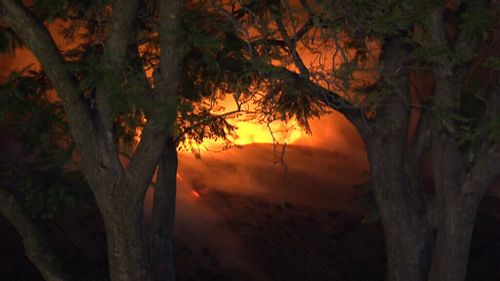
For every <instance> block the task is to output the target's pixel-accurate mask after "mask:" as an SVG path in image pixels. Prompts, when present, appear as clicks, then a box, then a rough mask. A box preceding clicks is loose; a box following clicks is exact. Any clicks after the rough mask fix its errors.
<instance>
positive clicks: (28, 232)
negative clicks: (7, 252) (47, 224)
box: [0, 187, 71, 281]
mask: <svg viewBox="0 0 500 281" xmlns="http://www.w3.org/2000/svg"><path fill="white" fill-rule="evenodd" d="M0 213H1V214H2V215H3V216H4V217H5V218H6V219H7V220H8V221H9V222H10V223H11V224H12V226H14V228H15V229H16V230H17V232H18V233H19V236H21V239H22V241H23V245H24V252H25V254H26V256H27V257H28V258H29V259H30V260H31V262H33V265H34V266H35V267H36V268H37V270H38V272H40V274H41V275H42V276H43V278H45V280H47V281H67V280H71V278H70V275H69V274H68V273H67V272H65V270H64V267H63V265H62V263H61V259H60V257H59V256H58V255H57V253H56V251H55V250H54V249H53V248H52V246H51V245H50V244H48V243H47V242H46V240H45V239H44V237H43V236H42V234H41V233H40V231H39V229H38V227H37V225H36V224H35V222H34V221H33V220H32V219H31V217H30V216H29V214H28V213H27V212H26V210H25V209H24V208H23V206H22V204H21V203H20V202H19V201H18V200H17V199H16V198H15V197H14V195H12V194H10V193H9V192H8V191H7V189H6V188H4V187H0Z"/></svg>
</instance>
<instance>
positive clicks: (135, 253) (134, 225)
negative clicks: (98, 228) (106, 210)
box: [104, 201, 152, 281]
mask: <svg viewBox="0 0 500 281" xmlns="http://www.w3.org/2000/svg"><path fill="white" fill-rule="evenodd" d="M114 209H115V210H117V211H114V212H113V213H112V214H107V215H106V216H104V222H105V226H106V235H107V241H108V261H109V272H110V277H111V280H112V281H137V280H141V281H151V280H152V279H151V273H150V272H151V271H150V269H151V266H150V258H149V247H148V244H147V239H146V231H145V225H144V212H143V204H142V201H141V202H140V203H138V204H137V206H116V207H115V208H114Z"/></svg>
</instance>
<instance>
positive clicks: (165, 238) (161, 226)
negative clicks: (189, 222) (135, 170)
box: [152, 139, 178, 281]
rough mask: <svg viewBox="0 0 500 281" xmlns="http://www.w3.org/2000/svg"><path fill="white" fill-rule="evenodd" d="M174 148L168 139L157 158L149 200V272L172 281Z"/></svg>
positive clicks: (173, 279)
mask: <svg viewBox="0 0 500 281" xmlns="http://www.w3.org/2000/svg"><path fill="white" fill-rule="evenodd" d="M177 164H178V160H177V150H176V146H175V144H174V143H173V142H172V140H171V139H170V140H169V142H168V143H167V145H166V147H165V151H164V155H163V156H162V159H161V160H160V165H159V174H158V182H157V184H156V186H155V190H154V203H153V218H152V222H153V224H152V225H153V229H152V231H153V235H152V236H153V247H152V257H153V275H154V280H155V281H175V268H174V255H173V245H172V236H173V224H174V216H175V195H176V188H177V178H176V177H177Z"/></svg>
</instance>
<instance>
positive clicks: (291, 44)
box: [274, 13, 310, 77]
mask: <svg viewBox="0 0 500 281" xmlns="http://www.w3.org/2000/svg"><path fill="white" fill-rule="evenodd" d="M274 20H275V21H276V25H277V26H278V31H279V33H280V34H281V37H283V40H284V41H285V43H286V45H287V47H288V50H289V51H290V54H291V55H292V58H293V61H294V63H295V65H296V66H297V68H298V69H299V71H300V75H301V76H304V77H309V76H310V73H309V70H308V69H307V67H306V65H305V64H304V61H303V60H302V58H301V57H300V55H299V53H298V52H297V46H296V44H297V41H296V40H292V39H291V38H290V35H289V34H288V31H286V28H285V25H284V24H283V21H282V19H281V15H280V14H278V13H274Z"/></svg>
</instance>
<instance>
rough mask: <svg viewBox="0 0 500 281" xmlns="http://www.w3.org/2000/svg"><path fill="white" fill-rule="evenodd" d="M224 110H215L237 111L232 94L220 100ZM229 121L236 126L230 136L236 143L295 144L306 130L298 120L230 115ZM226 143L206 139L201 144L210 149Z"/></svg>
mask: <svg viewBox="0 0 500 281" xmlns="http://www.w3.org/2000/svg"><path fill="white" fill-rule="evenodd" d="M218 104H219V105H220V106H222V108H224V110H222V111H221V112H215V114H225V113H227V112H231V111H235V110H236V108H237V105H236V103H235V102H234V99H233V97H232V96H231V95H227V96H226V97H225V98H224V99H222V100H220V101H219V102H218ZM246 106H247V107H248V109H247V110H248V111H253V110H254V108H255V106H254V105H251V104H250V105H246ZM227 120H228V123H229V124H231V125H233V126H235V127H236V129H235V132H234V133H235V134H234V137H233V136H228V139H229V141H231V142H232V143H234V144H236V145H247V144H253V143H276V142H278V143H280V144H283V143H287V144H293V143H295V142H296V141H297V140H299V139H301V138H302V137H304V135H305V132H304V131H303V130H302V129H301V128H300V126H299V125H298V122H297V121H296V120H289V121H288V122H285V121H274V122H272V123H269V124H267V123H262V122H259V121H258V120H252V119H248V118H247V117H245V116H243V117H241V116H240V117H237V116H230V117H228V119H227ZM224 145H225V143H224V141H222V140H213V139H206V140H204V141H203V143H202V144H201V145H200V147H204V148H206V149H208V150H212V149H219V148H221V147H223V146H224Z"/></svg>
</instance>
